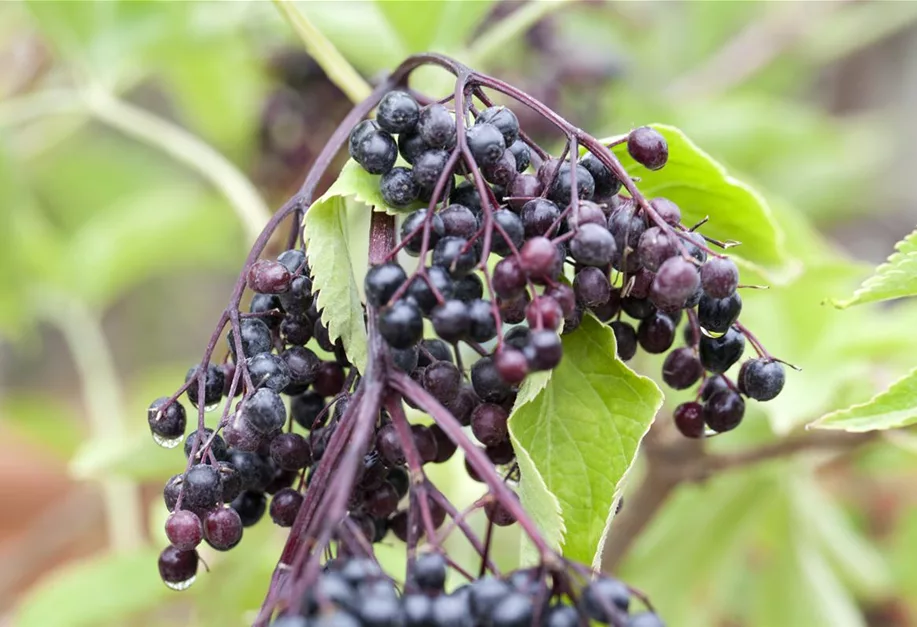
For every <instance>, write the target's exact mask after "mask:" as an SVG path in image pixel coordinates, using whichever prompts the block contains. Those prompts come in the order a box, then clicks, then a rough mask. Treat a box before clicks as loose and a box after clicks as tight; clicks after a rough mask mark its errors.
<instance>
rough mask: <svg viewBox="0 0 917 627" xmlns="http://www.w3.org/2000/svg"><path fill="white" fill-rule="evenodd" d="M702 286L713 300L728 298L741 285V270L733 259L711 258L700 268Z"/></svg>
mask: <svg viewBox="0 0 917 627" xmlns="http://www.w3.org/2000/svg"><path fill="white" fill-rule="evenodd" d="M700 280H701V285H702V286H703V288H704V293H705V294H707V296H710V297H711V298H726V297H728V296H730V295H732V294H733V293H735V291H736V287H738V285H739V269H738V268H736V265H735V263H733V262H732V260H731V259H727V258H725V257H711V258H710V259H708V260H707V263H705V264H704V265H702V266H701V268H700Z"/></svg>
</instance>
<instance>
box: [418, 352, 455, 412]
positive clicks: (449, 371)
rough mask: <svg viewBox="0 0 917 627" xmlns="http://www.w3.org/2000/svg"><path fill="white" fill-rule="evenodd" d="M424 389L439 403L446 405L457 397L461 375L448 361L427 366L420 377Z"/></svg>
mask: <svg viewBox="0 0 917 627" xmlns="http://www.w3.org/2000/svg"><path fill="white" fill-rule="evenodd" d="M421 381H422V383H423V387H424V389H426V390H427V392H429V393H430V394H431V395H433V397H434V398H436V400H438V401H439V402H440V403H448V402H449V401H451V400H452V399H454V398H455V397H456V396H458V393H459V389H460V388H461V385H462V373H461V372H460V371H459V369H458V368H456V367H455V366H454V365H452V364H451V363H449V362H448V361H436V362H433V363H432V364H430V365H429V366H427V367H426V368H425V369H424V371H423V376H422V377H421Z"/></svg>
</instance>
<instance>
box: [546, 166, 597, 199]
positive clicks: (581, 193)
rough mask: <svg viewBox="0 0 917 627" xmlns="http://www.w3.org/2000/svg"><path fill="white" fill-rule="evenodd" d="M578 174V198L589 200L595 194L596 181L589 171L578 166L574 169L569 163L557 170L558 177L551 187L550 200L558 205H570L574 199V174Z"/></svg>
mask: <svg viewBox="0 0 917 627" xmlns="http://www.w3.org/2000/svg"><path fill="white" fill-rule="evenodd" d="M574 171H575V173H576V197H577V198H578V199H580V200H589V199H590V198H592V196H593V194H595V180H593V178H592V175H591V174H590V173H589V170H587V169H586V168H584V167H583V166H582V165H580V164H577V165H576V168H575V169H574V168H572V167H571V166H570V163H569V162H568V161H564V162H563V163H562V164H561V165H560V167H559V168H558V170H557V177H556V178H555V179H554V184H553V185H552V186H551V193H550V198H551V200H553V201H554V202H555V203H557V204H558V205H564V206H566V205H568V204H570V201H571V199H572V198H573V193H572V189H573V188H572V185H573V172H574Z"/></svg>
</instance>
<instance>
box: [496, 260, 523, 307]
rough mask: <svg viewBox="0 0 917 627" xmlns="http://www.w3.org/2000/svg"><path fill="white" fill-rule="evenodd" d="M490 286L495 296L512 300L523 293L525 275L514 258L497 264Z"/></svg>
mask: <svg viewBox="0 0 917 627" xmlns="http://www.w3.org/2000/svg"><path fill="white" fill-rule="evenodd" d="M491 284H492V285H493V288H494V292H496V294H497V296H499V297H500V298H504V299H513V298H516V297H518V296H521V295H522V293H523V292H524V291H525V284H526V280H525V273H524V272H523V271H522V268H521V267H520V265H519V262H518V261H517V260H516V258H515V257H507V258H506V259H501V260H500V261H498V262H497V264H496V265H495V266H494V269H493V275H492V276H491Z"/></svg>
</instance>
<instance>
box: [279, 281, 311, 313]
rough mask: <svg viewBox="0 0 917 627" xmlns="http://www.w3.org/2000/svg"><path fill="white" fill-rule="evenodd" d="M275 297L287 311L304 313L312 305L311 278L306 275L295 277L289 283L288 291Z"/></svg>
mask: <svg viewBox="0 0 917 627" xmlns="http://www.w3.org/2000/svg"><path fill="white" fill-rule="evenodd" d="M277 299H278V300H279V301H280V305H281V307H283V309H284V311H286V312H287V313H291V314H303V315H305V314H306V313H307V312H308V311H309V308H310V307H311V306H312V300H313V297H312V279H310V278H309V277H307V276H298V277H296V278H295V279H293V281H292V282H291V283H290V289H289V291H287V292H284V293H283V294H279V295H278V296H277Z"/></svg>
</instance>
